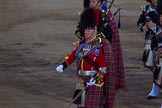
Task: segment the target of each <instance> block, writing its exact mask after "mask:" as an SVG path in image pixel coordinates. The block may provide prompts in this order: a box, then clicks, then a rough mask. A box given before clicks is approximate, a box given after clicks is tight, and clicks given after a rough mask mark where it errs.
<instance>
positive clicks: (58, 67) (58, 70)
mask: <svg viewBox="0 0 162 108" xmlns="http://www.w3.org/2000/svg"><path fill="white" fill-rule="evenodd" d="M56 71H57V72H58V73H62V72H63V65H59V66H57V67H56Z"/></svg>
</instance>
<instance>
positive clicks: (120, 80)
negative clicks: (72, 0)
mask: <svg viewBox="0 0 162 108" xmlns="http://www.w3.org/2000/svg"><path fill="white" fill-rule="evenodd" d="M83 5H84V9H87V8H95V9H100V12H101V15H102V17H103V24H102V25H103V29H102V31H101V33H100V34H98V36H99V37H101V38H105V39H108V40H109V42H110V44H111V47H112V52H113V55H114V62H115V75H116V79H115V80H116V90H118V89H126V85H125V73H124V63H123V58H122V49H121V44H120V36H119V29H118V27H117V24H116V22H115V19H114V14H112V12H111V11H110V7H111V6H109V8H107V0H84V2H83ZM110 5H112V4H110ZM119 10H120V9H119ZM76 35H77V36H78V37H80V36H81V35H80V28H79V26H78V28H77V30H76Z"/></svg>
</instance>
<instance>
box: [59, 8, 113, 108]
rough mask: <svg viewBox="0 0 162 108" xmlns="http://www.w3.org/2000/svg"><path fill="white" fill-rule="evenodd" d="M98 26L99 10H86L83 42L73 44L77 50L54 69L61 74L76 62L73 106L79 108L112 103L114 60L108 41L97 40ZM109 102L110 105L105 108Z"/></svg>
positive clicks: (99, 30) (81, 26)
mask: <svg viewBox="0 0 162 108" xmlns="http://www.w3.org/2000/svg"><path fill="white" fill-rule="evenodd" d="M101 24H102V17H101V15H100V10H99V9H94V8H89V9H85V10H84V11H83V13H82V14H81V19H80V26H79V27H80V29H81V32H80V33H81V36H82V40H80V41H78V42H75V43H74V45H75V46H76V48H74V50H73V51H72V52H71V53H70V54H69V55H67V56H66V57H65V58H64V60H63V62H62V63H61V64H60V65H59V66H57V68H56V70H57V72H59V73H61V72H63V70H64V69H65V68H67V67H68V66H69V65H71V64H72V63H73V62H74V61H75V60H77V86H76V92H75V94H74V98H73V102H74V103H75V104H77V107H78V108H112V107H113V103H114V100H110V99H111V96H112V95H114V94H113V93H114V91H115V74H114V60H113V57H112V50H111V46H110V43H109V41H108V40H106V39H103V38H100V37H97V34H99V33H100V32H101V29H102V25H101ZM103 46H106V47H103ZM105 48H106V50H105ZM110 77H111V78H110ZM110 82H111V83H110ZM85 88H86V89H85ZM109 88H111V90H112V91H109ZM81 91H82V92H81ZM78 93H81V95H79V94H78ZM78 95H79V97H78V98H76V97H77V96H78ZM109 101H111V104H107V103H108V102H109Z"/></svg>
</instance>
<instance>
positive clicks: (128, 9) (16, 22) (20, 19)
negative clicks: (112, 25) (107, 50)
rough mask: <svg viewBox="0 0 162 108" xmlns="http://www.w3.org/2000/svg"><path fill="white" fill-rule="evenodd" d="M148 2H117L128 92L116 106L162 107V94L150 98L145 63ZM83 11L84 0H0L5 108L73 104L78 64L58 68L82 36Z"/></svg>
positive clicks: (0, 102)
mask: <svg viewBox="0 0 162 108" xmlns="http://www.w3.org/2000/svg"><path fill="white" fill-rule="evenodd" d="M146 3H147V2H145V0H115V4H116V5H117V6H120V7H121V8H122V9H121V28H120V39H121V44H122V50H123V59H124V67H125V78H126V85H127V88H128V90H127V92H125V91H122V90H121V91H118V92H117V95H116V99H115V106H114V108H160V104H161V103H162V94H159V98H157V99H154V100H147V99H146V97H147V95H148V93H149V92H150V90H151V87H152V73H151V72H150V71H149V70H148V69H147V68H145V67H144V66H143V64H142V53H143V49H144V33H142V32H140V31H139V30H138V29H137V26H136V22H137V20H138V17H139V15H140V13H141V11H140V8H139V7H140V6H141V5H145V4H146ZM82 9H83V0H0V108H66V106H67V105H68V104H69V103H70V102H71V99H72V96H73V92H74V89H75V75H76V64H75V63H74V64H73V65H71V66H70V67H69V68H68V69H66V70H65V71H64V72H63V73H62V74H58V73H57V72H56V69H55V68H56V66H57V65H58V64H59V63H60V62H61V61H62V60H63V58H64V56H66V55H67V54H68V53H70V52H71V50H72V49H73V48H74V46H73V44H72V43H73V42H75V41H77V40H78V38H77V37H76V36H75V34H74V31H75V28H76V26H77V24H78V21H79V14H78V13H79V12H81V11H82ZM115 10H116V9H115V8H114V7H113V8H112V11H113V12H115ZM115 18H116V21H117V20H118V15H117V16H116V17H115ZM71 108H76V106H75V105H73V104H72V105H71Z"/></svg>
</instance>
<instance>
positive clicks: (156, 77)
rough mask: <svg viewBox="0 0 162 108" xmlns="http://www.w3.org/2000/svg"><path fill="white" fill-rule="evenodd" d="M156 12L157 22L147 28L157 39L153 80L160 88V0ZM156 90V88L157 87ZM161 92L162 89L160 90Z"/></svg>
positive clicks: (161, 30) (161, 73) (161, 9)
mask: <svg viewBox="0 0 162 108" xmlns="http://www.w3.org/2000/svg"><path fill="white" fill-rule="evenodd" d="M157 13H158V18H159V19H158V22H157V24H154V23H152V24H149V26H148V27H149V28H151V30H152V31H153V33H154V36H155V38H156V40H157V46H156V48H154V49H155V52H154V56H155V57H156V64H155V66H156V67H155V69H154V73H153V81H154V83H156V84H157V85H158V86H159V87H160V88H161V89H162V80H161V79H162V1H161V0H158V5H157ZM157 92H158V89H157ZM160 92H161V93H162V90H160Z"/></svg>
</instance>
